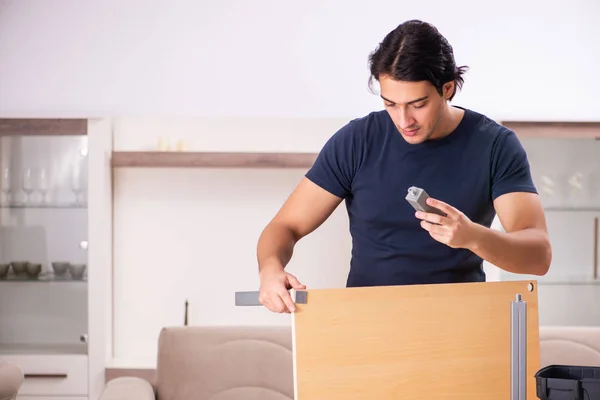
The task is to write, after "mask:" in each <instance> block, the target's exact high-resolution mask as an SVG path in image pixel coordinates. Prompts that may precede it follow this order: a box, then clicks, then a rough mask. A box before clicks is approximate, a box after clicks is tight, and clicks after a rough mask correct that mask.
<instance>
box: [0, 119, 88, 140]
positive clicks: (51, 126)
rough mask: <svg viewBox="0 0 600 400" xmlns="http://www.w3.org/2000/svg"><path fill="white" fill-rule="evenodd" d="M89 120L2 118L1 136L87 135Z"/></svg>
mask: <svg viewBox="0 0 600 400" xmlns="http://www.w3.org/2000/svg"><path fill="white" fill-rule="evenodd" d="M87 126H88V122H87V119H85V118H83V119H79V118H78V119H56V118H0V136H21V135H28V136H49V135H87Z"/></svg>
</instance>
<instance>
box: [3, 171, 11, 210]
mask: <svg viewBox="0 0 600 400" xmlns="http://www.w3.org/2000/svg"><path fill="white" fill-rule="evenodd" d="M2 193H4V198H5V199H6V200H4V201H3V203H4V202H6V204H10V169H9V168H3V169H2Z"/></svg>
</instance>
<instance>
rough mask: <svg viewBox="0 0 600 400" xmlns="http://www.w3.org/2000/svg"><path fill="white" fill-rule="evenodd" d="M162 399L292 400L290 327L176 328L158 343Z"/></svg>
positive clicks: (158, 382)
mask: <svg viewBox="0 0 600 400" xmlns="http://www.w3.org/2000/svg"><path fill="white" fill-rule="evenodd" d="M156 390H157V394H158V398H159V399H160V400H232V399H242V398H243V399H248V400H251V399H257V400H258V399H261V400H289V399H292V398H293V396H294V386H293V356H292V332H291V329H290V327H248V326H244V327H232V326H227V327H189V326H188V327H173V328H164V329H162V331H161V333H160V336H159V340H158V362H157V376H156Z"/></svg>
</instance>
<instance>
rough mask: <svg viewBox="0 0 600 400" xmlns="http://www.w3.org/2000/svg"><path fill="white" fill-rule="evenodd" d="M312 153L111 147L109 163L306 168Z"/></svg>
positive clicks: (124, 165) (162, 165) (158, 165)
mask: <svg viewBox="0 0 600 400" xmlns="http://www.w3.org/2000/svg"><path fill="white" fill-rule="evenodd" d="M316 157H317V154H316V153H243V152H241V153H228V152H223V153H218V152H187V151H182V152H178V151H114V152H113V153H112V161H111V164H112V166H113V167H212V168H309V167H310V166H312V164H313V162H314V161H315V159H316Z"/></svg>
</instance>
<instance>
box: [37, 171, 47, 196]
mask: <svg viewBox="0 0 600 400" xmlns="http://www.w3.org/2000/svg"><path fill="white" fill-rule="evenodd" d="M38 190H39V192H40V196H41V197H42V204H45V203H46V194H47V193H48V172H47V171H46V169H45V168H41V169H40V171H39V176H38Z"/></svg>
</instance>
